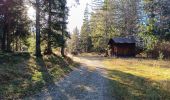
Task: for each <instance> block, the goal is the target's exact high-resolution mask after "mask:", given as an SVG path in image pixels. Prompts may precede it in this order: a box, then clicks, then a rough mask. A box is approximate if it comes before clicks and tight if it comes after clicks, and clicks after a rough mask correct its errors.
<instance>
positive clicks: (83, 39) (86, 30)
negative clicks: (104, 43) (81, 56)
mask: <svg viewBox="0 0 170 100" xmlns="http://www.w3.org/2000/svg"><path fill="white" fill-rule="evenodd" d="M90 35H91V34H90V23H89V11H88V4H86V8H85V11H84V23H83V26H82V27H81V33H80V43H81V44H80V45H81V50H82V51H83V52H89V51H90V49H91V47H92V43H91V36H90Z"/></svg>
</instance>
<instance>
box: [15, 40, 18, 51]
mask: <svg viewBox="0 0 170 100" xmlns="http://www.w3.org/2000/svg"><path fill="white" fill-rule="evenodd" d="M15 51H18V37H17V39H16V40H15Z"/></svg>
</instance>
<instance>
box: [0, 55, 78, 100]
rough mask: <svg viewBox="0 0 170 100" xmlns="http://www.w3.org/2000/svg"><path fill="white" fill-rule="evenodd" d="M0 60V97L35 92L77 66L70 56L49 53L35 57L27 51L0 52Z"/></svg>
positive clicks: (11, 96) (7, 97) (6, 97)
mask: <svg viewBox="0 0 170 100" xmlns="http://www.w3.org/2000/svg"><path fill="white" fill-rule="evenodd" d="M2 58H3V59H2ZM0 62H1V64H0V99H18V98H23V97H24V96H29V95H31V94H35V93H36V92H38V91H41V90H42V88H44V87H45V86H47V85H48V84H49V83H51V82H55V81H56V80H59V79H60V78H61V77H62V76H64V75H66V74H67V73H69V72H70V71H72V68H73V67H75V66H77V63H75V62H73V61H72V60H71V59H70V58H62V57H60V56H57V55H50V56H43V58H40V59H36V58H35V57H34V56H31V55H30V54H28V53H25V54H17V55H15V54H1V55H0Z"/></svg>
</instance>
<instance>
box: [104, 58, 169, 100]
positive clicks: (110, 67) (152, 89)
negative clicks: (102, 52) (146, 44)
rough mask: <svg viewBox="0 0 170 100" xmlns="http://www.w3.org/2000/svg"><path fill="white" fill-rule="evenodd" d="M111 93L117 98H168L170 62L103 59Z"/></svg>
mask: <svg viewBox="0 0 170 100" xmlns="http://www.w3.org/2000/svg"><path fill="white" fill-rule="evenodd" d="M104 64H105V65H106V66H107V67H106V69H107V71H108V76H109V79H110V83H111V88H112V94H113V96H114V97H116V99H118V100H170V62H169V61H159V60H145V59H123V58H122V59H109V60H105V61H104Z"/></svg>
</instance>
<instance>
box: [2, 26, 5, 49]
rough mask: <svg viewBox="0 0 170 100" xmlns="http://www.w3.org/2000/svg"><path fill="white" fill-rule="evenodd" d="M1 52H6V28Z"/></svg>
mask: <svg viewBox="0 0 170 100" xmlns="http://www.w3.org/2000/svg"><path fill="white" fill-rule="evenodd" d="M1 50H2V51H5V50H6V28H5V27H4V28H3V34H2V45H1Z"/></svg>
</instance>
